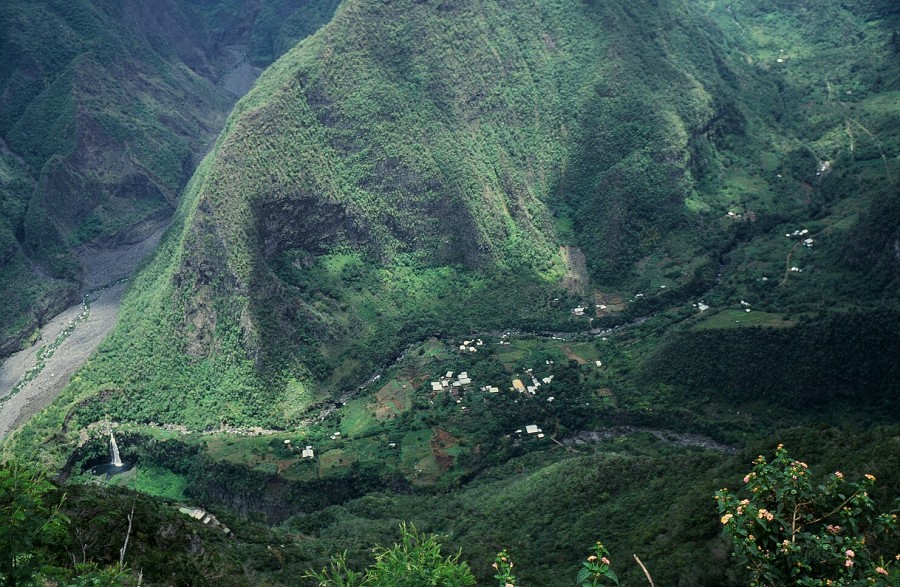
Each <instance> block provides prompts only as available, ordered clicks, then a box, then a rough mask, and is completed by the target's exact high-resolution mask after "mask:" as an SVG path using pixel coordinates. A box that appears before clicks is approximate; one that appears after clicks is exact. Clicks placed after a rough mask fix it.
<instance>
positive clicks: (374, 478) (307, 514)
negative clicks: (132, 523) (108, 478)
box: [3, 0, 900, 586]
mask: <svg viewBox="0 0 900 587" xmlns="http://www.w3.org/2000/svg"><path fill="white" fill-rule="evenodd" d="M223 6H224V4H223ZM898 30H900V10H898V8H897V7H896V5H895V3H893V2H887V1H882V0H878V1H876V0H850V1H848V0H842V1H840V2H839V1H837V0H834V1H831V0H824V1H823V0H819V1H816V2H813V1H809V2H807V1H795V2H777V3H776V2H769V1H767V0H738V1H735V2H731V3H729V4H727V5H721V4H719V3H697V2H693V1H689V0H637V1H629V2H625V1H621V2H620V1H615V2H599V1H597V2H591V1H577V0H533V1H529V2H515V3H513V2H506V1H503V0H479V1H476V0H472V1H463V2H446V1H442V0H391V1H387V2H385V1H381V0H378V1H376V0H347V1H346V2H345V3H344V4H343V5H342V6H341V8H340V9H339V10H338V11H337V13H336V15H335V18H334V19H333V20H332V21H331V23H330V24H328V25H327V26H326V27H324V28H323V29H322V30H320V31H319V32H318V33H316V34H315V35H313V36H312V37H310V38H308V39H306V40H304V41H301V42H300V43H299V44H297V45H296V46H295V47H294V48H293V49H291V50H290V51H289V52H288V53H287V54H285V55H284V56H283V57H282V58H281V59H280V60H278V61H277V62H276V63H275V64H274V65H273V66H271V67H270V68H269V69H268V70H267V71H266V72H265V73H264V74H263V76H262V77H261V78H260V80H259V82H258V83H257V85H256V86H255V88H254V89H253V90H252V91H251V92H250V93H249V94H248V95H247V96H245V97H244V98H243V99H242V100H241V101H239V102H238V104H237V105H236V107H235V110H234V111H233V112H232V114H231V116H230V117H229V120H228V122H227V123H226V126H225V130H224V131H223V132H222V134H221V135H220V137H219V139H218V141H217V142H216V145H215V147H214V148H213V150H212V152H211V153H210V154H209V155H208V157H207V158H206V159H204V161H203V163H201V165H200V166H199V168H198V170H197V173H196V174H195V175H194V176H193V178H192V180H191V181H190V183H189V184H188V185H187V187H186V190H185V196H184V198H183V199H182V201H181V203H180V206H179V209H178V212H177V214H176V216H175V219H174V222H173V224H172V227H171V229H170V231H169V232H168V234H167V237H166V238H165V239H164V242H163V244H162V246H161V248H160V249H159V251H158V252H157V254H156V256H155V258H154V259H153V260H152V262H150V263H149V264H148V265H147V266H146V267H145V268H144V270H143V271H142V272H141V273H140V275H139V276H138V277H136V279H135V281H134V284H133V285H132V287H131V290H130V293H129V294H128V296H127V298H126V300H125V301H124V302H123V307H122V315H121V321H120V323H119V325H118V327H117V329H116V331H115V332H114V333H113V335H112V336H111V337H110V338H109V339H108V340H107V341H106V342H105V343H104V344H103V345H102V347H101V349H100V351H99V352H98V354H97V355H96V356H94V357H93V358H92V359H91V360H90V361H89V362H88V363H87V365H86V366H85V367H84V368H83V369H82V370H81V371H80V372H79V373H78V374H77V375H76V376H75V377H74V378H73V380H72V383H71V385H69V387H68V388H67V389H66V390H64V391H63V393H62V394H61V395H60V396H59V398H58V399H57V400H56V402H55V403H54V404H53V405H52V406H51V407H50V408H48V409H47V410H45V411H44V412H43V413H41V414H40V415H39V416H36V417H35V418H34V419H32V420H31V421H30V422H29V423H28V424H27V425H26V426H25V427H24V428H23V429H21V430H20V431H18V432H17V433H16V434H15V435H13V436H12V437H10V439H9V440H7V441H6V442H5V443H4V446H3V450H4V454H5V455H17V456H19V457H21V458H27V459H29V460H34V461H43V462H44V463H45V464H46V465H47V466H49V467H51V468H54V469H56V470H60V471H61V476H62V477H63V478H67V479H68V480H69V482H73V483H78V482H83V481H88V480H91V481H93V480H95V478H94V477H92V476H91V475H90V473H89V471H90V468H91V467H92V466H93V465H96V464H99V463H102V462H106V461H108V459H109V455H108V445H107V442H108V440H107V436H106V434H105V431H106V430H107V429H110V428H112V427H113V426H114V428H115V431H116V435H117V437H118V438H119V439H120V442H119V445H120V447H122V455H123V458H125V459H126V460H127V461H128V462H130V463H134V464H136V469H135V470H132V472H129V473H126V474H124V475H121V476H118V477H115V478H113V481H112V482H111V483H113V484H120V485H122V486H125V487H132V488H134V489H135V490H137V491H138V492H142V493H144V494H148V495H151V496H155V497H156V499H159V500H162V501H165V502H168V503H171V504H175V503H182V502H185V501H187V502H192V503H194V504H196V505H199V506H201V507H204V508H209V509H211V510H213V511H214V512H215V514H216V515H217V516H219V517H220V518H221V519H223V520H226V521H227V524H228V526H229V527H230V528H233V529H236V532H235V534H236V538H235V541H234V542H229V543H228V547H227V549H223V550H222V551H220V550H219V548H218V546H215V545H213V546H210V549H211V550H213V551H214V552H211V553H210V558H211V559H213V560H216V556H218V555H219V553H220V552H225V551H227V552H225V554H223V555H222V556H224V557H225V558H227V562H226V561H224V560H221V559H220V562H219V563H217V564H219V566H220V567H221V568H226V566H227V568H230V569H238V568H240V569H241V570H242V571H243V575H240V574H239V573H237V571H235V573H228V577H229V580H234V581H235V583H236V584H242V582H243V583H246V584H265V582H269V583H271V584H296V581H297V575H299V574H300V573H301V572H302V570H303V569H307V568H310V567H316V568H321V565H323V564H324V563H325V561H326V559H327V557H328V555H329V554H333V553H337V552H341V551H344V550H347V551H348V553H349V555H350V557H351V560H352V561H353V563H354V565H355V567H357V568H359V567H362V566H364V564H365V561H366V560H367V556H368V554H369V552H370V548H371V546H372V545H373V544H375V543H382V544H384V543H386V542H388V541H390V540H392V539H394V538H395V537H396V528H397V524H398V523H399V522H400V521H403V520H412V521H415V523H416V524H417V526H419V527H420V528H421V529H424V530H426V531H435V532H439V533H441V534H442V535H443V541H444V543H445V544H446V545H448V546H449V547H451V548H461V549H462V550H463V553H464V558H466V560H469V561H471V563H472V565H473V569H475V570H476V575H477V576H478V578H479V579H480V580H481V581H482V582H483V583H484V584H491V579H490V578H491V575H492V573H493V572H492V570H491V568H490V563H491V562H492V561H493V557H494V555H495V554H496V552H498V551H499V550H501V549H503V548H509V549H510V550H511V551H512V552H513V555H514V557H516V560H517V562H518V564H520V565H521V567H522V569H523V570H522V571H521V573H522V575H521V578H522V580H523V585H526V584H527V585H548V586H552V585H561V584H569V583H570V582H572V579H574V576H575V573H576V572H577V570H578V568H579V565H580V564H581V561H582V560H583V558H584V556H586V554H587V551H586V549H587V548H588V547H589V546H590V544H592V543H593V542H594V541H595V540H597V539H601V540H603V541H604V543H606V544H607V545H608V546H609V548H610V551H611V553H612V555H613V557H614V559H615V560H617V561H618V560H624V559H628V558H629V557H630V555H631V554H632V553H638V554H640V555H641V557H642V559H643V560H645V561H646V562H648V565H649V566H650V568H651V570H652V571H653V574H654V577H655V578H656V580H657V583H658V584H679V585H740V584H746V583H745V582H744V577H743V575H742V574H741V569H740V568H739V566H737V565H732V564H730V563H729V561H730V560H731V559H730V558H729V556H728V546H727V544H725V542H724V541H723V540H722V538H721V537H720V535H719V531H720V525H719V524H718V520H717V519H716V518H717V516H716V515H715V513H714V512H715V507H714V505H713V504H712V499H711V496H712V493H713V492H714V491H715V490H716V489H719V488H721V487H724V486H727V487H736V486H738V485H739V484H740V479H741V474H742V473H740V472H742V471H745V470H746V465H747V462H748V461H750V460H752V459H753V457H754V456H755V455H756V454H760V453H764V452H768V451H770V450H771V449H772V448H773V447H774V445H775V444H776V443H778V442H785V443H786V444H788V445H789V447H790V448H791V451H792V453H794V454H797V455H806V456H805V458H806V459H808V461H809V462H810V464H811V466H814V467H816V469H817V470H818V471H822V474H825V472H827V471H835V470H843V471H844V474H846V475H848V476H849V475H855V476H857V477H859V476H861V475H862V474H864V473H871V474H874V475H875V476H876V477H877V478H878V480H879V489H878V491H877V494H874V495H873V496H872V497H873V499H874V500H876V502H877V504H878V506H879V507H880V508H883V509H884V510H889V509H890V508H891V507H895V506H894V505H892V504H894V502H895V499H896V496H897V495H900V470H898V468H897V463H896V459H892V458H890V457H891V455H894V454H897V443H898V430H897V426H896V422H897V417H898V414H900V405H898V398H900V394H898V390H900V385H898V381H900V379H898V372H897V365H896V361H895V360H894V357H896V356H897V355H898V352H900V338H898V336H900V334H898V333H900V329H898V328H897V324H898V322H900V307H898V301H900V300H898V291H900V290H898V288H897V285H898V277H900V254H898V253H897V250H898V247H900V245H898V244H897V243H898V238H900V234H898V232H897V230H898V228H897V227H898V223H897V222H896V218H897V210H898V202H900V191H898V187H897V183H896V182H897V181H898V180H900V166H898V155H900V133H898V131H897V129H898V128H900V126H898V124H897V122H898V117H900V99H898V98H900V45H898V43H897V40H896V39H897V34H896V33H895V31H898ZM15 165H16V162H15V161H11V162H10V163H9V166H10V169H12V170H13V172H14V171H15V169H17V168H16V166H15ZM576 307H580V308H581V309H582V311H579V312H575V311H573V309H574V308H576ZM581 314H584V315H581ZM448 372H452V375H449V376H447V375H446V374H447V373H448ZM462 372H465V373H466V374H467V375H469V376H471V379H472V381H473V383H471V384H464V383H462V380H461V379H460V377H461V373H462ZM466 379H469V377H466ZM442 382H443V383H446V385H443V384H442ZM453 382H456V383H459V385H458V386H454V385H453ZM516 382H518V385H517V384H516ZM435 383H437V387H438V388H439V390H435V386H434V384H435ZM538 383H541V387H540V388H537V389H533V390H532V391H533V393H532V392H530V391H524V392H520V391H516V389H517V388H518V387H524V386H525V385H528V386H530V387H533V388H536V387H537V384H538ZM529 426H534V427H536V428H540V434H541V435H543V436H538V433H537V432H535V433H533V434H531V433H529V428H528V427H529ZM307 446H309V447H312V448H314V451H315V456H314V457H312V458H310V457H308V456H304V455H303V452H304V449H305V447H307ZM143 499H150V498H146V497H145V498H143ZM152 503H158V502H152ZM159 507H160V510H161V511H168V510H165V508H164V507H163V506H162V505H160V506H159ZM161 515H162V514H161ZM156 519H157V518H156V517H154V518H153V520H156ZM263 525H265V526H266V527H267V528H265V529H264V526H263ZM147 535H153V529H152V527H149V528H148V529H147ZM213 544H214V543H213ZM892 544H893V543H892ZM160 548H161V549H163V550H164V549H168V548H172V549H174V550H177V551H178V552H179V553H181V550H180V549H183V546H182V547H179V546H171V545H169V544H166V545H164V546H162V547H160ZM104 549H105V550H104V555H103V556H104V557H105V558H104V560H107V561H113V562H114V560H115V552H116V551H115V550H114V549H112V548H111V547H109V546H108V545H107V546H105V547H104ZM149 552H150V553H151V554H152V553H154V552H157V551H155V550H153V549H152V548H151V549H149ZM110 553H111V554H110ZM141 556H144V554H142V555H141ZM148 560H149V557H148ZM195 560H196V561H198V564H199V563H201V562H203V561H206V560H209V559H207V558H202V557H199V556H198V557H197V558H196V559H195ZM145 568H148V569H149V568H150V563H149V562H148V563H147V564H146V567H145ZM164 571H165V569H159V568H158V567H157V569H156V571H154V572H156V573H159V575H154V578H150V579H148V580H149V581H150V583H153V582H155V581H158V582H160V583H165V581H166V580H167V579H166V578H165V577H164ZM200 575H202V577H204V579H203V580H205V578H206V577H207V576H215V575H214V573H213V572H212V571H210V574H207V571H201V572H200ZM148 577H150V575H149V572H148ZM169 580H171V579H169ZM200 581H201V579H198V582H200ZM643 581H644V579H643V574H642V572H641V571H640V569H639V568H638V567H636V566H635V567H633V568H630V569H628V570H625V571H624V572H623V583H624V584H628V585H637V584H643ZM210 582H214V581H212V580H210Z"/></svg>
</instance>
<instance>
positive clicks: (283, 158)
mask: <svg viewBox="0 0 900 587" xmlns="http://www.w3.org/2000/svg"><path fill="white" fill-rule="evenodd" d="M442 6H443V8H442V9H440V10H438V9H436V7H435V6H432V5H431V4H429V3H413V4H410V5H408V6H407V5H405V4H397V3H388V4H380V3H367V2H361V3H350V4H348V5H346V6H345V7H344V8H343V9H342V10H341V11H340V12H339V13H338V15H337V16H336V18H335V20H334V21H333V22H332V23H331V24H330V25H329V27H327V28H326V29H325V30H323V31H322V32H321V33H320V34H317V35H316V36H315V37H313V38H311V39H309V40H308V41H304V42H302V43H301V44H300V45H298V46H297V47H296V48H295V49H294V50H292V51H291V52H290V53H289V54H288V55H287V56H286V57H285V58H283V59H282V60H280V61H279V62H278V63H277V64H276V65H275V66H273V67H272V68H271V69H270V70H269V71H267V72H266V74H265V75H264V77H263V78H262V79H261V80H260V82H259V83H258V85H257V88H256V89H255V90H254V91H253V92H252V93H251V94H250V95H249V96H247V97H246V98H245V99H244V100H243V101H242V102H241V103H240V104H239V105H238V107H237V109H236V110H235V112H234V113H233V114H232V117H231V119H230V121H229V123H228V125H227V128H226V131H225V133H224V134H223V135H222V137H221V138H220V140H219V142H218V144H217V146H216V149H215V150H214V152H213V154H212V155H211V156H210V158H209V160H208V162H207V163H206V164H205V165H204V166H202V168H201V169H200V171H199V173H198V174H197V176H196V177H195V179H194V181H193V183H192V186H191V188H190V190H189V191H188V196H187V198H186V201H187V203H186V204H185V206H184V207H183V209H182V212H181V215H180V217H179V224H178V226H177V227H176V228H175V229H174V231H173V235H172V237H171V238H170V239H169V240H168V242H167V244H166V245H165V247H164V251H165V252H163V253H161V254H160V255H159V258H158V259H159V260H158V261H157V263H156V264H155V265H154V267H153V268H152V269H150V270H149V271H148V272H147V273H145V275H144V277H143V279H144V280H147V281H145V282H143V283H142V284H141V285H140V286H138V287H137V288H135V291H140V292H142V294H143V296H144V297H143V298H142V299H138V298H137V297H135V298H133V299H132V303H133V304H134V306H133V307H134V308H138V307H140V308H142V310H141V311H140V313H135V314H133V316H132V319H131V320H126V322H125V323H124V324H123V327H122V329H121V330H120V331H119V335H118V336H119V338H118V339H117V340H116V342H115V343H111V344H110V345H109V348H110V349H115V350H112V352H114V353H115V354H116V355H117V358H116V359H115V361H116V362H119V361H123V360H124V361H125V362H126V364H129V366H128V367H127V368H125V369H119V368H118V367H117V368H116V369H115V371H116V373H125V372H127V373H128V374H129V375H128V378H129V379H130V380H132V381H140V382H141V383H140V384H139V385H138V386H136V387H134V388H133V387H132V386H131V385H128V386H127V387H128V388H129V389H128V391H127V397H128V400H127V403H128V404H129V406H130V407H129V410H133V409H134V406H135V405H147V406H149V403H148V402H146V401H142V400H140V399H138V397H144V398H146V399H149V398H150V397H151V396H152V397H153V398H155V399H153V403H154V404H156V405H162V404H164V403H166V402H172V403H171V404H170V405H171V409H170V410H169V412H168V413H166V414H165V415H163V414H159V415H153V410H156V409H157V408H156V407H150V408H149V409H150V411H148V412H147V413H146V417H147V418H151V419H172V420H178V421H184V422H189V423H191V424H192V425H208V424H214V423H219V422H220V421H221V420H222V419H225V420H226V421H229V422H239V423H250V422H272V423H277V422H287V421H289V418H285V415H286V413H287V412H290V411H294V408H291V409H290V410H288V409H286V408H285V406H286V405H289V404H296V403H297V402H298V401H302V400H299V399H295V398H294V397H293V395H297V397H298V398H302V397H304V395H303V394H304V393H310V394H312V396H313V397H315V396H320V395H321V394H322V393H323V392H331V391H335V390H341V389H347V388H350V387H354V386H356V385H358V384H360V383H362V382H363V381H364V380H365V379H366V378H367V377H368V375H369V374H370V373H371V372H372V371H374V370H375V369H377V368H378V367H380V365H382V364H384V363H385V362H388V361H390V360H391V359H392V358H393V357H394V356H395V355H396V354H398V353H399V351H400V350H401V349H402V348H403V347H404V346H405V345H406V344H408V343H409V342H412V341H413V340H416V339H417V338H420V337H422V336H423V335H426V334H430V333H432V332H435V331H436V330H437V331H445V332H452V331H457V332H458V331H463V330H467V329H470V330H476V329H501V328H510V327H531V328H545V329H546V328H550V327H551V326H558V327H560V328H566V329H573V328H578V326H577V325H576V323H575V322H574V321H573V320H572V319H571V317H570V313H569V309H570V307H571V306H569V307H564V304H561V303H558V304H554V303H553V302H552V300H553V298H555V297H559V296H561V295H563V291H562V288H561V287H560V286H559V283H560V282H561V281H562V279H563V277H564V275H565V273H566V270H567V268H566V265H565V263H564V262H563V255H562V254H561V246H562V245H579V244H580V245H582V248H583V249H584V252H585V254H586V255H587V258H588V260H589V261H588V263H589V266H592V265H593V264H594V262H593V260H596V259H611V260H613V261H614V262H615V263H616V264H617V266H621V265H623V264H625V263H627V262H628V261H629V260H632V259H634V258H635V257H636V256H637V255H639V254H644V253H646V252H647V251H648V250H649V247H650V246H651V245H652V243H653V241H654V238H656V237H651V236H649V235H650V233H651V232H653V231H656V232H657V233H658V234H661V233H662V231H666V230H669V229H671V228H674V227H679V226H686V225H688V224H690V223H691V222H697V221H696V219H693V220H692V218H691V217H690V211H689V210H687V209H686V208H685V206H684V202H685V199H686V198H688V197H690V196H691V195H692V194H694V193H695V192H696V186H697V183H698V181H699V180H700V179H702V177H698V174H697V173H696V172H694V171H692V169H691V167H692V166H696V165H695V162H696V161H697V160H699V159H703V158H705V159H711V158H712V159H714V158H715V157H716V154H715V148H714V146H712V145H711V143H710V140H709V139H708V138H707V137H706V134H705V133H707V132H708V131H709V128H710V127H711V126H712V125H714V124H716V122H715V119H716V118H717V117H721V114H720V111H726V110H728V109H729V108H731V109H734V108H736V106H735V105H734V104H733V95H734V93H735V92H736V91H737V87H736V84H737V83H738V82H737V80H736V79H735V78H736V75H737V74H736V73H734V72H732V71H731V70H730V69H729V67H728V66H727V65H726V64H725V63H724V62H723V61H721V60H718V61H717V60H716V58H715V57H714V55H715V54H716V53H717V52H718V51H720V49H718V48H717V43H719V42H721V41H720V40H717V39H716V38H715V34H713V33H710V32H709V31H708V30H707V29H705V28H703V27H702V26H700V23H701V20H700V19H701V17H700V16H699V15H697V14H696V13H695V10H694V9H692V8H690V7H689V6H685V5H681V4H679V3H672V4H668V3H667V4H663V5H660V6H659V7H658V8H655V9H653V10H651V9H650V8H649V7H643V6H642V7H632V8H628V9H626V8H624V7H621V6H618V5H612V6H600V5H596V6H590V5H569V4H565V3H562V4H555V3H549V4H546V5H545V4H541V3H537V4H533V5H528V6H526V7H523V8H520V9H518V10H515V11H511V10H509V9H508V7H506V6H503V5H500V4H486V5H484V6H481V5H477V6H476V5H469V4H461V5H458V6H449V5H442ZM648 15H649V18H650V19H651V20H649V21H648V20H646V18H647V17H648ZM374 23H378V24H377V26H376V24H374ZM639 26H640V27H645V28H648V30H651V31H654V30H655V31H657V33H658V34H663V32H664V31H665V32H666V34H672V35H679V36H678V38H677V42H679V43H685V42H686V40H687V39H691V46H692V47H693V48H694V49H695V50H694V51H692V52H691V53H690V54H689V55H687V56H686V57H684V58H682V57H681V56H679V59H678V60H675V59H672V58H669V57H668V56H667V55H666V54H665V51H662V50H661V49H660V48H659V46H658V45H656V44H653V43H647V42H638V40H637V39H635V38H634V37H633V35H632V34H631V33H632V31H634V30H635V29H636V28H638V27H639ZM673 27H674V28H673ZM526 31H527V33H526ZM472 64H477V66H476V67H475V68H474V69H473V65H472ZM639 73H640V74H641V75H638V74H639ZM648 73H649V75H645V74H648ZM701 73H702V75H701ZM701 78H703V79H704V81H705V83H706V85H703V84H701V83H700V82H699V81H698V80H699V79H701ZM726 78H732V79H731V81H728V80H726ZM713 96H716V97H715V98H714V97H713ZM704 153H705V154H704ZM710 164H711V163H710ZM591 166H595V167H591ZM596 166H600V167H604V168H606V167H609V169H610V170H611V171H609V173H611V174H612V175H602V177H600V176H598V175H597V174H595V173H594V172H593V171H591V170H592V169H596V168H597V167H596ZM605 173H606V171H605V172H604V174H605ZM614 176H615V177H614ZM616 178H618V179H616ZM598 182H600V183H598ZM607 184H608V185H607ZM597 190H599V191H601V192H602V197H601V198H599V199H598V198H592V194H593V193H594V192H596V191H597ZM638 194H640V195H641V197H642V198H644V199H645V200H646V204H647V205H646V206H645V207H644V208H643V209H642V210H644V211H645V212H641V213H635V212H634V211H635V210H636V209H637V208H636V207H637V206H638V204H639V202H640V201H641V199H640V198H639V197H638ZM695 197H699V196H695ZM601 199H602V200H603V202H604V204H603V206H606V207H607V208H608V209H609V210H610V211H611V212H610V214H606V213H605V212H604V214H603V217H611V216H616V218H619V219H620V220H617V221H615V222H612V223H610V224H609V225H608V226H606V227H597V226H595V225H594V224H593V223H592V222H587V221H585V220H582V219H583V218H586V217H590V216H593V215H599V214H600V211H601V210H600V209H599V208H598V206H600V200H601ZM592 207H593V208H592ZM604 222H605V221H604ZM641 235H645V236H646V238H645V237H644V236H641ZM695 240H696V242H694V243H691V244H689V245H688V246H689V249H688V251H687V252H688V253H689V254H694V253H697V252H701V251H698V248H699V245H700V242H699V241H700V239H695ZM595 274H596V275H603V274H604V273H603V269H602V268H596V269H595ZM585 277H586V276H581V277H580V279H582V280H583V279H584V278H585ZM690 278H691V275H690V274H689V275H686V276H685V280H684V281H686V282H687V281H690ZM576 281H577V280H576ZM147 296H152V299H151V298H150V297H147ZM542 308H543V309H542ZM154 347H155V348H156V349H158V351H152V350H150V349H151V348H154ZM148 352H150V353H151V354H153V355H155V356H156V357H157V358H156V359H154V361H152V362H148V361H146V360H145V359H143V358H139V357H145V356H146V355H147V353H148ZM120 353H121V354H120ZM128 357H130V358H128ZM132 362H133V364H131V363H132ZM163 365H165V366H164V367H163ZM116 373H112V372H110V373H107V374H105V375H103V376H101V378H102V379H105V381H104V383H103V385H104V387H107V388H108V387H110V386H111V387H113V388H120V387H122V384H123V383H124V382H123V381H121V380H120V379H118V375H117V374H116ZM211 387H215V388H218V389H219V391H218V392H216V393H214V394H209V393H207V391H208V390H209V389H210V388H211ZM304 390H305V392H304ZM135 394H137V395H135ZM143 394H147V395H143ZM162 397H166V398H167V399H166V400H165V401H163V400H161V398H162ZM225 397H227V398H228V399H227V400H226V399H224V398H225ZM219 400H223V401H224V402H226V403H228V405H229V406H230V407H229V408H228V410H226V411H223V410H222V409H221V408H222V407H223V403H222V401H219ZM210 402H212V403H210ZM113 405H114V404H109V408H110V409H115V408H113ZM132 414H134V412H132ZM160 416H161V417H160Z"/></svg>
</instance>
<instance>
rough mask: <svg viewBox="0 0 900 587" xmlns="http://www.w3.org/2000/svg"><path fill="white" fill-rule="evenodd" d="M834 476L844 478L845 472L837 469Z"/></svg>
mask: <svg viewBox="0 0 900 587" xmlns="http://www.w3.org/2000/svg"><path fill="white" fill-rule="evenodd" d="M834 476H835V477H837V478H838V479H843V478H844V474H843V473H841V472H840V471H835V472H834Z"/></svg>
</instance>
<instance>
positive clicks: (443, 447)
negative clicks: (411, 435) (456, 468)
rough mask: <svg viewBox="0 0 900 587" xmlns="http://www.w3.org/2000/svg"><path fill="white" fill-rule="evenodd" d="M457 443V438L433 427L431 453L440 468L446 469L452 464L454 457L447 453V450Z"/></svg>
mask: <svg viewBox="0 0 900 587" xmlns="http://www.w3.org/2000/svg"><path fill="white" fill-rule="evenodd" d="M458 444H459V439H458V438H456V437H455V436H453V435H452V434H450V433H449V432H447V431H446V430H443V429H441V428H435V429H434V436H433V437H432V438H431V454H432V455H433V456H434V460H435V461H437V463H438V465H440V467H441V469H442V470H444V471H446V470H447V469H449V468H450V467H452V466H453V460H454V459H455V457H454V456H453V455H451V454H448V453H447V451H448V450H450V449H451V448H454V447H455V446H457V445H458Z"/></svg>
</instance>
